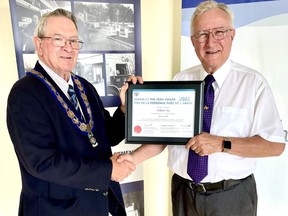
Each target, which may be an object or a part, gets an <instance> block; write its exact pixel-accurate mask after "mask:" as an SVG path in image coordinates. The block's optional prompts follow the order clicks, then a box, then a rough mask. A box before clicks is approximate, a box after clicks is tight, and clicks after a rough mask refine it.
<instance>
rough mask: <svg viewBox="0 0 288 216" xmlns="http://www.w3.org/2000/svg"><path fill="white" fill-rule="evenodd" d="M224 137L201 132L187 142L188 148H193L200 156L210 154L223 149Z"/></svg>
mask: <svg viewBox="0 0 288 216" xmlns="http://www.w3.org/2000/svg"><path fill="white" fill-rule="evenodd" d="M222 141H223V137H219V136H214V135H211V134H209V133H201V134H199V135H197V136H195V137H192V138H191V139H190V140H189V141H188V142H187V144H186V148H187V149H189V148H191V150H193V151H194V152H195V153H196V154H199V155H200V156H205V155H209V154H212V153H215V152H221V151H222Z"/></svg>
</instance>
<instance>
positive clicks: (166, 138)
mask: <svg viewBox="0 0 288 216" xmlns="http://www.w3.org/2000/svg"><path fill="white" fill-rule="evenodd" d="M203 88H204V81H160V82H159V81H146V82H144V84H136V85H133V84H129V88H128V90H127V93H126V116H125V143H135V144H139V143H140V144H142V143H143V144H149V143H150V144H170V145H172V144H173V145H183V144H186V143H187V141H188V140H189V139H190V138H191V137H193V136H194V135H197V134H199V133H201V132H202V110H203Z"/></svg>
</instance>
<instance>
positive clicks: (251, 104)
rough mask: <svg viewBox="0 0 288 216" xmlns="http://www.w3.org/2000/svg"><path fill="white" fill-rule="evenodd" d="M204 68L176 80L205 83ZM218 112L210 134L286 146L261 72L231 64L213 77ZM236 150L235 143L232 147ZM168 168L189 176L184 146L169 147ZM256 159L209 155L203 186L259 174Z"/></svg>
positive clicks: (193, 70)
mask: <svg viewBox="0 0 288 216" xmlns="http://www.w3.org/2000/svg"><path fill="white" fill-rule="evenodd" d="M206 75H207V73H206V72H205V71H204V69H203V67H202V66H201V65H198V66H195V67H191V68H189V69H187V70H185V71H182V72H180V73H178V74H177V75H176V76H175V77H174V80H175V81H177V80H203V79H204V78H205V76H206ZM213 76H214V78H215V82H214V83H213V88H214V91H215V98H214V109H213V116H212V121H211V128H210V133H211V134H214V135H218V136H223V137H252V136H255V135H259V136H261V137H262V138H264V139H266V140H269V141H273V142H283V143H284V142H285V140H284V130H283V127H282V124H281V120H280V117H279V114H278V110H277V107H276V103H275V100H274V97H273V94H272V91H271V88H270V87H269V84H268V83H267V81H266V80H265V78H264V77H263V76H262V75H261V74H260V73H259V72H257V71H255V70H253V69H251V68H248V67H245V66H243V65H240V64H238V63H235V62H233V61H231V60H228V61H227V62H226V63H225V64H224V65H223V66H222V67H221V68H220V69H219V70H217V71H216V72H215V73H214V74H213ZM232 148H233V143H232ZM168 151H169V156H168V166H169V168H170V169H171V170H172V171H173V172H174V173H176V174H178V175H180V176H182V177H183V178H186V179H190V180H191V178H190V177H189V175H188V174H187V161H188V152H189V151H188V150H187V149H185V146H183V145H168ZM255 168H256V158H243V157H239V156H236V155H232V154H228V153H222V152H221V153H220V152H219V153H214V154H211V155H209V159H208V175H207V176H206V177H205V178H204V179H203V181H202V182H218V181H221V180H224V179H241V178H244V177H246V176H248V175H250V174H252V173H253V172H254V171H255Z"/></svg>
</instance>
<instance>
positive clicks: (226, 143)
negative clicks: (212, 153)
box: [223, 140, 231, 149]
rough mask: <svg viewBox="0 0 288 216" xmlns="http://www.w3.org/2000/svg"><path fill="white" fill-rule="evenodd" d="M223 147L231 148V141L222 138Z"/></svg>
mask: <svg viewBox="0 0 288 216" xmlns="http://www.w3.org/2000/svg"><path fill="white" fill-rule="evenodd" d="M223 147H224V149H231V141H228V140H224V141H223Z"/></svg>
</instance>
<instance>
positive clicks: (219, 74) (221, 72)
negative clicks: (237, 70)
mask: <svg viewBox="0 0 288 216" xmlns="http://www.w3.org/2000/svg"><path fill="white" fill-rule="evenodd" d="M231 66H232V62H231V60H230V59H228V60H227V61H226V62H225V63H224V64H223V65H222V66H221V67H220V68H219V69H218V70H217V71H215V72H214V73H213V77H214V79H215V82H214V83H213V87H214V89H216V88H221V86H222V85H223V83H224V80H225V79H226V77H227V76H228V74H229V72H230V70H231Z"/></svg>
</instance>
